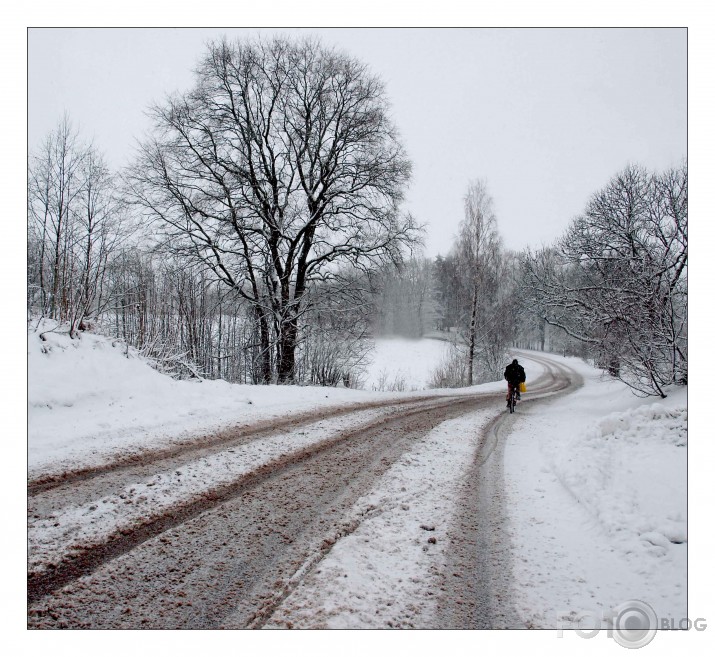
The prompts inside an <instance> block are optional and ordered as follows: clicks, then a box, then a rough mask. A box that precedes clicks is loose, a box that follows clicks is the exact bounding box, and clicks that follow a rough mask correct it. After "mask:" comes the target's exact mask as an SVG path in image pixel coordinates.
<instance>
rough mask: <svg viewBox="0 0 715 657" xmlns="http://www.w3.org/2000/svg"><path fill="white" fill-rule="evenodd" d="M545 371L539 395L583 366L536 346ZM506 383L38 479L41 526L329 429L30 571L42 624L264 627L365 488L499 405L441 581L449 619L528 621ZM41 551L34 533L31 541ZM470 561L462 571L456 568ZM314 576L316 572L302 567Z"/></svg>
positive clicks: (573, 381)
mask: <svg viewBox="0 0 715 657" xmlns="http://www.w3.org/2000/svg"><path fill="white" fill-rule="evenodd" d="M520 358H523V359H524V360H533V361H537V362H539V363H540V364H541V365H543V366H544V368H545V373H544V374H543V375H542V376H540V377H539V378H538V379H535V380H533V381H531V382H530V385H529V395H528V402H527V401H526V400H525V402H524V403H536V400H538V399H540V398H543V397H548V396H553V395H555V394H566V393H567V392H569V391H570V390H572V389H573V388H574V387H575V386H577V385H579V383H580V381H579V378H578V376H577V375H576V374H575V373H574V372H573V371H572V370H570V369H569V368H567V367H565V366H564V365H562V364H559V363H556V362H554V361H551V360H550V359H548V357H546V356H542V355H538V356H536V355H532V354H528V355H526V354H524V355H520ZM503 400H504V394H503V393H502V392H499V393H479V394H474V395H454V396H446V397H445V396H435V395H424V396H422V397H413V398H410V399H406V400H401V401H399V402H395V401H394V400H393V401H389V402H381V403H373V404H368V405H365V404H363V405H360V406H354V407H345V408H342V409H332V410H329V411H323V412H322V413H310V414H304V415H301V416H295V417H293V418H288V419H285V420H281V421H279V422H272V423H271V422H265V423H262V424H260V425H254V426H253V427H241V428H238V429H234V430H231V431H227V432H225V433H223V434H220V435H217V436H214V437H212V438H210V439H205V440H203V441H200V442H197V443H195V444H192V445H188V446H184V447H176V448H172V449H170V450H163V451H156V452H149V453H145V454H143V455H141V457H138V458H133V459H124V460H121V461H117V462H115V463H112V464H109V465H107V466H103V467H101V468H95V469H89V470H83V471H76V472H71V473H65V474H64V476H56V477H48V478H46V479H44V480H38V481H32V482H30V483H29V485H28V495H29V504H28V514H29V522H30V527H32V526H33V525H34V524H35V523H39V522H47V521H48V519H51V518H52V517H53V514H54V513H56V512H57V511H58V510H59V509H66V508H68V507H74V506H76V507H80V506H81V505H83V504H86V503H88V502H91V501H92V500H96V499H98V498H99V497H102V496H104V495H107V494H109V493H111V492H113V491H118V490H121V489H122V488H124V487H126V486H128V485H131V484H132V483H133V482H138V481H144V480H146V479H147V478H148V477H151V476H155V475H156V474H158V473H162V472H167V471H174V470H176V469H177V468H181V467H184V466H186V465H187V464H191V463H194V462H196V461H197V460H199V459H205V458H206V457H208V456H211V455H216V454H221V453H222V452H224V451H229V452H230V451H231V450H232V449H235V448H236V447H237V446H239V445H247V444H250V443H251V441H254V440H257V439H259V438H261V437H265V436H271V435H273V434H275V433H277V432H280V431H286V430H291V431H295V430H297V429H301V430H304V431H306V432H310V431H318V430H319V429H320V430H322V424H321V423H324V422H325V420H326V419H327V418H331V421H330V426H331V427H334V430H333V431H332V432H329V435H327V437H326V438H325V439H323V440H320V441H318V442H316V443H315V444H313V445H311V446H309V447H305V448H303V449H300V450H295V451H293V452H290V453H286V454H283V455H281V456H280V457H278V458H275V459H273V460H272V461H270V462H267V463H265V464H263V465H262V466H260V467H258V468H256V469H255V470H252V471H250V472H247V473H244V474H242V475H239V476H237V477H236V478H235V479H233V480H231V481H227V482H224V483H222V484H221V485H220V486H218V487H213V488H211V489H210V490H203V491H198V492H197V493H196V494H195V495H194V496H192V497H191V499H188V500H184V501H182V502H177V504H175V505H172V506H169V507H167V508H162V509H161V511H158V512H157V513H155V514H154V515H151V516H147V517H145V518H142V519H141V520H140V521H138V522H136V523H134V524H133V525H132V526H130V527H128V528H127V527H124V528H122V529H121V531H120V530H117V531H108V532H107V534H106V535H103V536H101V537H100V538H98V539H95V540H94V541H92V542H86V541H85V542H82V541H78V543H77V544H76V545H72V546H71V549H68V550H67V552H66V553H63V554H62V558H61V559H60V560H59V562H57V563H53V564H51V565H50V566H49V567H46V568H33V569H31V572H30V573H29V574H28V624H29V626H30V627H37V628H218V627H261V626H262V625H263V624H264V623H265V622H266V621H267V620H268V619H269V618H270V616H271V613H272V611H273V610H274V609H275V608H276V607H277V606H278V605H279V604H280V603H281V602H282V601H283V600H284V599H285V597H286V596H287V595H288V594H289V593H290V591H291V590H292V588H291V587H292V586H294V584H295V575H296V572H297V571H298V570H299V569H300V568H301V566H303V564H305V563H311V564H313V567H314V566H315V564H317V563H318V562H319V560H320V558H321V555H323V554H326V553H327V552H328V551H329V550H330V548H331V546H332V545H333V544H334V543H335V541H336V540H338V539H339V538H340V537H341V536H343V535H345V534H346V533H348V532H350V531H351V528H350V527H349V526H347V527H346V526H345V525H344V523H343V522H342V519H343V518H344V517H345V514H346V512H347V511H349V510H350V508H351V507H352V505H353V504H354V503H355V501H356V500H357V499H358V498H359V497H361V496H362V495H364V494H366V493H367V492H368V491H369V490H370V489H371V488H372V486H373V485H374V484H375V482H376V480H377V479H378V478H379V477H380V476H381V475H382V474H384V473H385V472H386V471H387V470H388V469H389V468H390V466H391V465H392V464H393V463H395V462H396V461H397V459H399V458H400V456H401V455H402V454H404V452H405V451H406V450H408V449H409V448H410V445H411V443H412V442H413V441H414V440H415V439H416V438H419V437H421V436H423V435H425V434H426V433H428V432H429V431H431V430H432V429H433V428H434V427H436V426H437V425H438V424H440V423H442V422H444V421H446V420H449V419H452V418H455V417H458V416H460V415H463V414H465V413H468V412H472V411H474V410H477V409H494V419H493V421H492V422H491V424H490V425H489V427H488V428H487V430H485V431H484V433H483V435H482V436H481V442H480V447H479V450H478V452H477V453H476V454H475V458H474V462H473V464H472V466H471V467H472V475H473V476H470V477H469V481H468V482H467V483H466V484H465V486H464V490H463V491H462V495H461V498H460V500H459V509H460V517H459V522H458V523H457V524H456V525H455V526H454V528H453V530H452V535H451V537H450V539H451V540H450V552H449V555H448V556H449V567H448V569H447V571H445V575H444V578H445V581H444V585H443V586H442V587H441V596H440V600H439V616H438V623H439V626H441V627H455V628H456V627H496V626H500V627H503V626H510V625H515V624H518V621H517V619H516V617H515V615H514V614H513V613H512V612H511V611H510V610H509V607H508V595H509V593H508V572H509V567H508V559H509V552H508V546H507V543H506V542H505V540H504V539H503V537H502V535H501V530H500V522H499V520H500V518H501V517H502V516H503V512H502V509H501V508H500V503H501V502H500V497H499V492H500V486H501V454H502V450H503V444H504V440H502V438H503V436H505V435H506V433H508V425H509V416H508V414H506V413H505V412H504V411H505V410H506V409H503V408H502V407H503V405H504V401H503ZM30 557H31V561H32V558H33V545H32V543H31V545H30ZM453 572H456V573H458V575H459V576H458V577H455V576H453V574H452V573H453ZM302 575H303V576H304V575H305V573H302Z"/></svg>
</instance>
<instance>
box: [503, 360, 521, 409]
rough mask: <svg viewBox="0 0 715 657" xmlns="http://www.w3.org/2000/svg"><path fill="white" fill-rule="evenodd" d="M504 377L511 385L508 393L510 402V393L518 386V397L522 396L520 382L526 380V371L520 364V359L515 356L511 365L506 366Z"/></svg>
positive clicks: (507, 397) (507, 398)
mask: <svg viewBox="0 0 715 657" xmlns="http://www.w3.org/2000/svg"><path fill="white" fill-rule="evenodd" d="M504 378H505V379H506V381H507V383H508V384H509V387H508V389H507V393H506V401H507V404H508V403H509V395H510V394H511V389H512V388H516V396H517V399H519V398H521V395H520V394H519V384H520V383H523V382H524V381H526V372H525V371H524V368H523V367H522V366H521V365H519V361H518V360H517V359H516V358H515V359H514V360H513V361H511V363H509V365H507V366H506V369H505V370H504Z"/></svg>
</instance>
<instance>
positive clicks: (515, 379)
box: [504, 363, 526, 386]
mask: <svg viewBox="0 0 715 657" xmlns="http://www.w3.org/2000/svg"><path fill="white" fill-rule="evenodd" d="M504 378H505V379H506V380H507V381H508V382H509V383H511V384H512V385H513V386H516V385H518V384H520V383H522V382H524V381H526V372H524V368H523V367H522V366H521V365H519V364H517V365H514V363H509V364H508V365H507V366H506V369H505V370H504Z"/></svg>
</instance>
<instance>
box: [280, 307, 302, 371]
mask: <svg viewBox="0 0 715 657" xmlns="http://www.w3.org/2000/svg"><path fill="white" fill-rule="evenodd" d="M281 329H282V330H281V339H280V352H281V356H280V360H279V362H278V383H283V384H285V383H294V382H295V348H296V343H297V341H298V321H297V319H296V317H295V316H294V315H293V316H291V318H289V319H288V320H287V321H286V322H284V324H283V326H282V327H281Z"/></svg>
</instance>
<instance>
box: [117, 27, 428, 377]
mask: <svg viewBox="0 0 715 657" xmlns="http://www.w3.org/2000/svg"><path fill="white" fill-rule="evenodd" d="M153 116H154V119H155V128H156V129H155V134H154V138H153V139H151V140H150V141H148V142H146V143H145V144H144V145H143V146H142V148H141V154H140V157H139V159H138V161H137V163H136V164H135V166H134V167H133V168H132V170H131V171H130V173H129V176H128V181H129V184H130V190H131V194H132V197H133V198H134V200H135V201H136V202H138V203H139V204H140V205H141V206H142V207H143V208H144V209H145V211H146V213H147V215H148V216H149V217H150V218H152V219H156V220H157V227H158V229H159V230H158V236H159V237H160V239H161V242H162V244H163V246H164V248H167V249H169V250H170V251H171V252H172V254H174V255H178V256H180V257H182V258H187V259H190V260H192V261H194V262H198V263H200V264H201V265H202V266H203V267H205V268H207V269H208V270H210V271H211V272H212V274H213V275H214V276H215V277H216V278H217V279H218V280H220V281H222V282H224V283H225V284H227V285H228V286H230V287H231V288H233V289H234V290H236V291H237V293H238V294H239V295H241V296H242V297H243V298H244V299H246V300H247V301H248V302H249V303H250V304H251V305H252V307H253V312H254V314H255V320H256V322H257V325H258V327H259V333H260V343H261V350H260V354H261V356H260V357H261V370H262V372H263V376H262V380H263V382H268V381H270V380H271V373H272V371H275V372H276V374H277V379H278V381H279V382H290V381H292V380H293V379H294V375H295V365H296V347H297V345H298V336H299V331H298V328H299V324H300V322H301V319H302V316H303V313H305V312H306V304H304V298H305V296H306V293H307V291H308V288H309V286H310V285H311V283H313V282H315V281H323V282H325V281H332V280H334V279H335V273H336V272H337V271H338V268H339V266H340V265H344V264H346V263H347V264H349V265H351V266H354V267H356V268H365V269H369V268H370V267H372V266H373V265H374V264H375V263H376V262H377V261H380V260H385V259H393V260H397V259H399V257H400V252H401V248H402V246H403V245H405V244H410V243H411V242H413V241H414V240H415V239H416V237H417V227H416V225H415V223H414V221H413V220H412V219H411V217H409V216H405V215H402V214H401V213H400V212H399V204H400V202H401V200H402V198H403V190H404V187H405V185H406V183H407V181H408V179H409V175H410V163H409V161H408V159H407V157H406V155H405V152H404V150H403V147H402V145H401V143H400V141H399V139H398V136H397V131H396V128H395V126H394V124H393V122H392V120H391V118H390V116H389V113H388V103H387V100H386V97H385V91H384V88H383V85H382V83H381V82H380V80H379V79H378V78H377V77H375V76H374V75H372V74H371V73H370V72H369V71H368V69H367V68H366V67H365V66H364V65H363V64H361V63H360V62H358V61H356V60H354V59H352V58H350V57H348V56H347V55H345V54H343V53H340V52H337V51H335V50H332V49H329V48H327V47H324V46H323V45H321V44H320V43H319V42H318V41H316V40H313V39H305V40H302V41H292V40H288V39H284V38H274V39H271V40H270V41H255V42H233V43H229V42H227V41H221V42H218V43H213V44H211V45H210V46H209V47H208V51H207V53H206V55H205V56H204V57H203V59H202V60H201V62H200V64H199V66H198V69H197V80H196V85H195V87H194V88H193V89H192V90H191V91H190V92H188V93H185V94H181V95H177V96H175V97H173V98H170V99H168V100H167V101H166V102H165V103H164V104H162V105H158V106H156V107H154V109H153Z"/></svg>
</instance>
